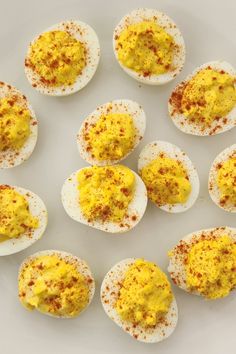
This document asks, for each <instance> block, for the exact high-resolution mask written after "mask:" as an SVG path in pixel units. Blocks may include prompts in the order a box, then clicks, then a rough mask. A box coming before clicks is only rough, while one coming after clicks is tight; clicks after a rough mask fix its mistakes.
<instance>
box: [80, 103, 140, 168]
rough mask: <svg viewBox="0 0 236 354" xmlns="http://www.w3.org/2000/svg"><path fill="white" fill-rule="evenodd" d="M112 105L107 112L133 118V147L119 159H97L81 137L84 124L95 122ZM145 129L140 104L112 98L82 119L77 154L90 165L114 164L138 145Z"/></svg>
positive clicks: (124, 157)
mask: <svg viewBox="0 0 236 354" xmlns="http://www.w3.org/2000/svg"><path fill="white" fill-rule="evenodd" d="M108 107H112V108H111V109H110V110H109V113H125V114H130V116H131V117H132V118H133V123H134V127H135V128H136V131H137V132H136V138H135V142H134V146H133V148H132V149H131V150H130V151H129V152H128V153H127V154H126V155H125V156H123V157H122V158H121V159H119V160H103V161H100V160H97V159H96V158H94V157H92V156H91V154H90V153H89V152H88V151H86V147H87V144H86V142H85V140H84V138H83V136H84V128H85V124H86V123H88V124H89V125H91V124H95V123H97V121H98V120H99V119H100V117H101V115H103V114H107V108H108ZM145 129H146V115H145V112H144V110H143V108H142V107H141V105H140V104H139V103H137V102H134V101H131V100H128V99H119V100H113V101H110V102H106V103H104V104H102V105H100V106H98V107H97V108H96V109H95V110H94V111H93V112H92V113H90V114H89V115H88V116H87V118H85V120H84V121H83V123H82V125H81V127H80V129H79V132H78V134H77V147H78V150H79V154H80V156H81V157H82V159H84V160H85V161H87V162H88V163H89V164H91V165H97V166H106V165H114V164H115V163H117V162H120V161H122V160H124V159H126V157H127V156H128V155H130V154H131V153H132V152H133V150H134V149H135V148H136V147H137V146H138V144H139V143H140V141H141V140H142V138H143V136H144V133H145Z"/></svg>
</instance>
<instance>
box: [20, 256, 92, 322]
mask: <svg viewBox="0 0 236 354" xmlns="http://www.w3.org/2000/svg"><path fill="white" fill-rule="evenodd" d="M18 289H19V300H20V302H21V304H22V305H23V306H24V307H25V308H26V309H28V310H37V311H39V312H41V313H43V314H45V315H49V316H53V317H57V318H73V317H76V316H78V315H80V314H81V312H82V311H84V310H85V309H86V308H87V307H88V306H89V304H90V303H91V301H92V299H93V296H94V292H95V282H94V278H93V276H92V273H91V270H90V269H89V266H88V265H87V263H86V262H85V261H83V260H82V259H80V258H78V257H76V256H73V255H72V254H70V253H67V252H63V251H55V250H46V251H40V252H37V253H35V254H33V255H32V256H30V257H28V258H26V259H25V260H24V261H23V263H22V264H21V266H20V269H19V274H18Z"/></svg>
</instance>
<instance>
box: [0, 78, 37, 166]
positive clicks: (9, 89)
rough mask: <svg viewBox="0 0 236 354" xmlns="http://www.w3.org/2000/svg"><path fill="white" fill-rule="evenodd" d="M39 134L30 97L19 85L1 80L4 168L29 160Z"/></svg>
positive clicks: (0, 130) (0, 153)
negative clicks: (26, 95) (21, 90)
mask: <svg viewBox="0 0 236 354" xmlns="http://www.w3.org/2000/svg"><path fill="white" fill-rule="evenodd" d="M37 136H38V122H37V119H36V117H35V113H34V111H33V109H32V107H31V106H30V104H29V101H28V99H27V98H26V97H25V96H24V95H23V94H22V93H21V92H20V91H18V90H17V89H16V88H15V87H13V86H11V85H9V84H7V83H5V82H0V168H11V167H15V166H17V165H20V164H21V163H22V162H24V161H25V160H27V159H28V158H29V157H30V155H31V154H32V152H33V150H34V148H35V145H36V142H37Z"/></svg>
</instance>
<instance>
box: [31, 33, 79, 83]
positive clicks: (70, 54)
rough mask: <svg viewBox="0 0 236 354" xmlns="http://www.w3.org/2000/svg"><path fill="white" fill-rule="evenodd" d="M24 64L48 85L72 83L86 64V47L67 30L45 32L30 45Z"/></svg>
mask: <svg viewBox="0 0 236 354" xmlns="http://www.w3.org/2000/svg"><path fill="white" fill-rule="evenodd" d="M26 65H28V66H30V67H31V68H32V69H33V70H34V71H36V72H37V74H38V75H39V76H40V77H41V81H42V82H43V83H44V84H46V85H48V86H55V87H56V86H63V85H65V86H68V85H72V84H74V83H75V81H76V79H77V77H78V75H80V74H81V72H82V70H83V69H84V67H85V65H86V49H85V46H84V44H83V43H81V42H80V41H78V40H77V39H76V38H74V37H73V36H71V35H70V34H69V33H68V32H64V31H50V32H45V33H43V34H41V35H40V36H39V38H38V39H37V40H36V41H35V42H34V43H33V44H32V45H31V48H30V54H29V60H28V62H26Z"/></svg>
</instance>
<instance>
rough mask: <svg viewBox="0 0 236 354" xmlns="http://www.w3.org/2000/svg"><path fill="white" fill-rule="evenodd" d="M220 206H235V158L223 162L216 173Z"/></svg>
mask: <svg viewBox="0 0 236 354" xmlns="http://www.w3.org/2000/svg"><path fill="white" fill-rule="evenodd" d="M217 186H218V188H219V190H220V193H221V195H220V203H221V205H222V206H223V205H226V204H228V205H233V206H236V157H231V158H229V159H228V160H226V161H224V162H223V164H222V165H221V166H220V167H219V170H218V172H217Z"/></svg>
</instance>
